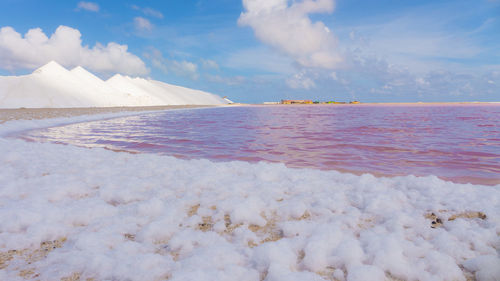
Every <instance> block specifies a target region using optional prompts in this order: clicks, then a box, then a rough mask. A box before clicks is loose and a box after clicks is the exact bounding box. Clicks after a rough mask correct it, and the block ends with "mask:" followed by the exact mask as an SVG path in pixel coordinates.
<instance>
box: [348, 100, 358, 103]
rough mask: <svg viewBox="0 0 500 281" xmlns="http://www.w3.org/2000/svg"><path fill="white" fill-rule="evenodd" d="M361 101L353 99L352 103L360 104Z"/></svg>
mask: <svg viewBox="0 0 500 281" xmlns="http://www.w3.org/2000/svg"><path fill="white" fill-rule="evenodd" d="M358 103H360V102H359V101H357V100H355V101H351V102H350V104H358Z"/></svg>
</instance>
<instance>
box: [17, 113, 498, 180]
mask: <svg viewBox="0 0 500 281" xmlns="http://www.w3.org/2000/svg"><path fill="white" fill-rule="evenodd" d="M24 137H25V138H27V139H30V140H36V141H45V142H57V143H66V144H74V145H78V146H84V147H104V148H107V149H110V150H116V151H128V152H133V153H157V154H165V155H171V156H175V157H178V158H187V159H199V158H204V159H209V160H212V161H233V160H239V161H247V162H259V161H266V162H278V163H284V164H285V165H286V166H287V167H292V168H312V169H320V170H337V171H341V172H349V173H354V174H358V175H359V174H363V173H370V174H373V175H376V176H399V175H416V176H429V175H434V176H437V177H439V178H442V179H445V180H449V181H453V182H457V183H473V184H486V185H496V184H499V183H500V176H499V175H500V105H496V104H362V105H308V106H307V105H294V106H279V105H278V106H235V107H223V108H208V109H196V110H174V111H165V112H160V113H154V114H146V115H138V116H131V117H123V118H115V119H108V120H101V121H93V122H84V123H76V124H71V125H67V126H61V127H52V128H48V129H43V130H37V131H31V132H29V133H27V134H25V135H24Z"/></svg>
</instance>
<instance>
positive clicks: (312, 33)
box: [0, 0, 500, 103]
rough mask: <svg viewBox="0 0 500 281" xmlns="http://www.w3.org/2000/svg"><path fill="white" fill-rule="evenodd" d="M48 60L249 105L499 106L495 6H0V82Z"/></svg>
mask: <svg viewBox="0 0 500 281" xmlns="http://www.w3.org/2000/svg"><path fill="white" fill-rule="evenodd" d="M51 60H55V61H57V62H59V63H60V64H62V65H63V66H65V67H67V68H72V67H75V66H77V65H81V66H83V67H85V68H86V69H87V70H89V71H91V72H93V73H94V74H96V75H98V76H100V77H101V78H103V79H107V78H109V77H110V76H112V75H113V74H115V73H122V74H126V75H130V76H140V77H149V78H151V79H155V80H160V81H163V82H167V83H171V84H176V85H181V86H185V87H190V88H195V89H200V90H204V91H209V92H212V93H215V94H218V95H220V96H227V97H229V98H230V99H231V100H234V101H237V102H244V103H261V102H265V101H279V100H281V99H311V100H318V101H329V100H334V101H353V100H359V101H362V102H419V101H422V102H439V101H455V102H456V101H500V0H476V1H470V0H453V1H447V0H443V1H437V0H419V1H411V0H408V1H394V0H379V1H373V0H293V1H292V0H290V1H288V0H242V1H239V0H183V1H133V0H130V1H114V0H106V1H104V0H100V1H99V0H96V1H71V0H60V1H56V0H45V1H39V0H1V1H0V75H24V74H28V73H30V72H32V71H33V70H34V69H36V68H38V67H40V66H42V65H44V64H45V63H47V62H49V61H51Z"/></svg>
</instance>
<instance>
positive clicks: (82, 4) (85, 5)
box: [76, 1, 99, 12]
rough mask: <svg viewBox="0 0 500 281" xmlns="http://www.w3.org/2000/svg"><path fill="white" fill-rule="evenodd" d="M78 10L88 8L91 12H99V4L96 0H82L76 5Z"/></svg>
mask: <svg viewBox="0 0 500 281" xmlns="http://www.w3.org/2000/svg"><path fill="white" fill-rule="evenodd" d="M76 9H77V10H86V11H90V12H99V4H97V3H94V2H85V1H80V2H78V5H77V6H76Z"/></svg>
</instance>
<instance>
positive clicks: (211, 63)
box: [201, 59, 219, 70]
mask: <svg viewBox="0 0 500 281" xmlns="http://www.w3.org/2000/svg"><path fill="white" fill-rule="evenodd" d="M201 65H203V67H204V68H207V69H216V70H218V69H219V65H218V64H217V62H215V61H213V60H207V59H201Z"/></svg>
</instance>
